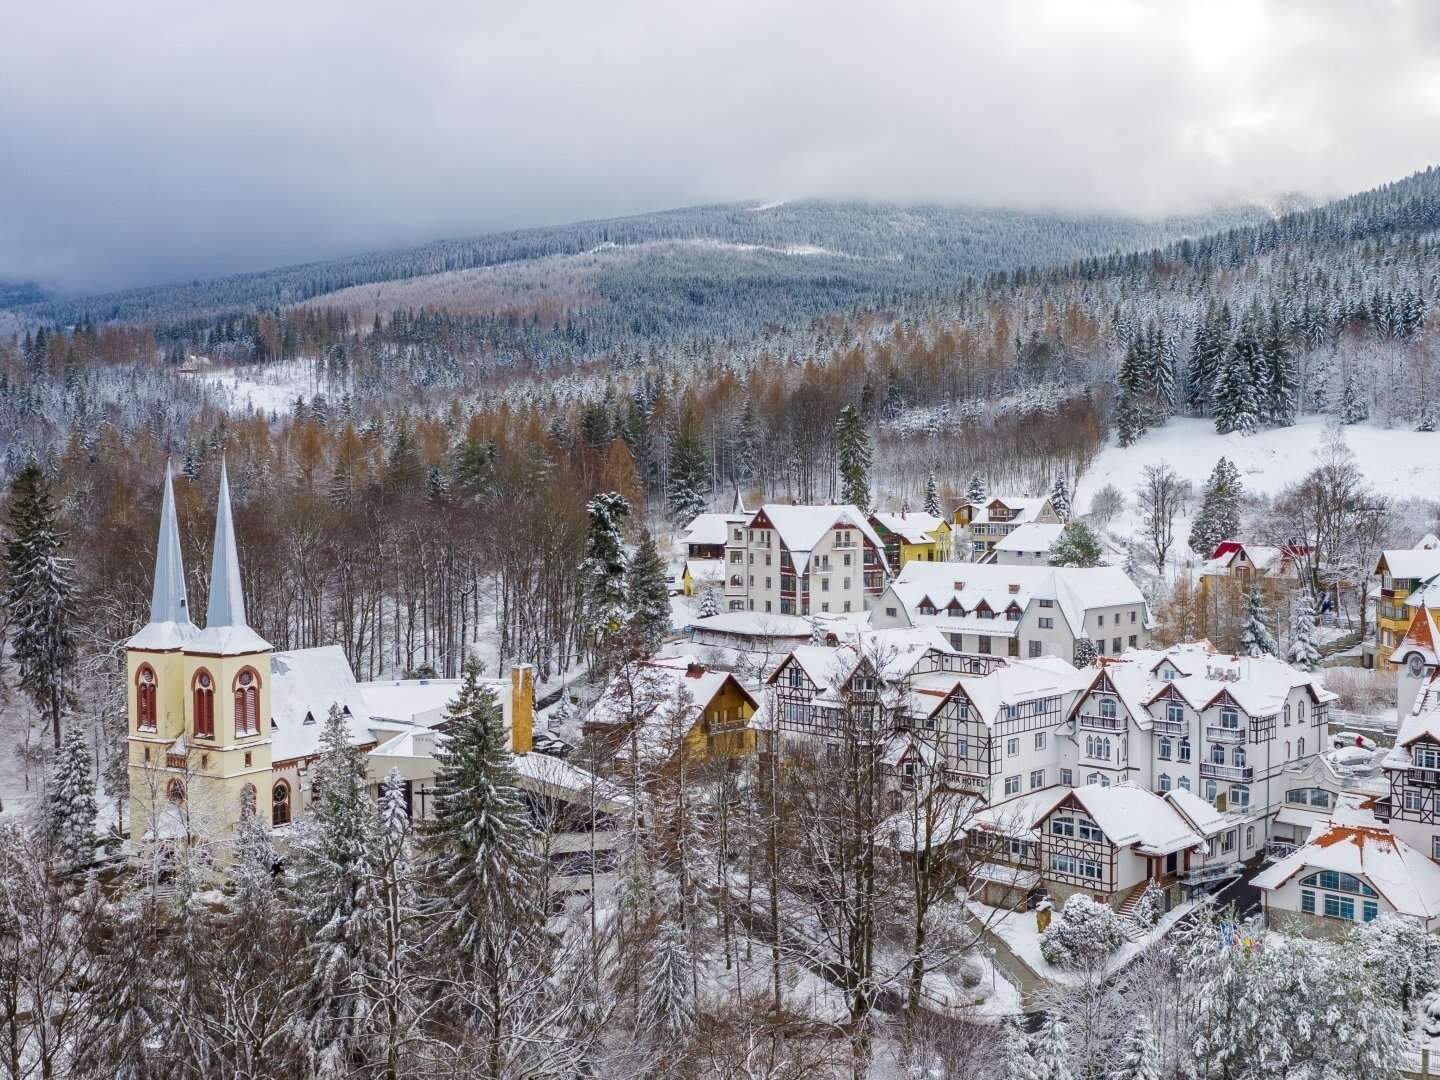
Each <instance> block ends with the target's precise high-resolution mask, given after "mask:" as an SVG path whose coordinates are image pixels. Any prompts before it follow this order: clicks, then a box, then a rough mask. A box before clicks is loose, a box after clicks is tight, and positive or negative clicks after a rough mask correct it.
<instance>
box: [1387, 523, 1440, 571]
mask: <svg viewBox="0 0 1440 1080" xmlns="http://www.w3.org/2000/svg"><path fill="white" fill-rule="evenodd" d="M1434 539H1435V537H1434V536H1433V535H1429V534H1427V535H1426V537H1425V540H1422V541H1421V543H1422V544H1423V543H1425V542H1426V541H1427V540H1434ZM1380 562H1381V563H1382V564H1383V565H1384V567H1385V569H1386V570H1388V571H1389V573H1390V576H1391V577H1392V578H1402V579H1409V580H1419V581H1423V580H1425V579H1427V578H1432V577H1435V575H1437V574H1440V548H1437V547H1428V548H1426V547H1416V548H1395V549H1392V550H1390V551H1385V552H1383V553H1382V554H1381V556H1380ZM1379 568H1380V567H1379V564H1377V566H1376V569H1377V570H1379Z"/></svg>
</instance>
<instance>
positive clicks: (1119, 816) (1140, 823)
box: [980, 784, 1203, 855]
mask: <svg viewBox="0 0 1440 1080" xmlns="http://www.w3.org/2000/svg"><path fill="white" fill-rule="evenodd" d="M1067 805H1073V807H1075V808H1077V809H1080V810H1082V811H1084V812H1085V814H1087V815H1088V816H1089V817H1090V818H1091V819H1092V820H1093V821H1094V822H1095V824H1097V825H1099V826H1100V829H1101V831H1102V832H1103V833H1104V834H1105V837H1106V839H1108V840H1109V841H1110V842H1111V843H1112V844H1114V845H1115V846H1116V847H1120V848H1128V847H1133V848H1135V849H1136V850H1137V851H1139V852H1140V853H1141V854H1144V855H1168V854H1170V853H1171V852H1172V851H1183V850H1184V849H1186V848H1192V847H1195V846H1196V845H1198V844H1200V843H1201V842H1202V840H1203V837H1202V836H1201V835H1200V834H1199V833H1198V832H1196V831H1195V830H1194V829H1193V828H1191V826H1190V824H1189V822H1188V821H1186V819H1185V818H1184V817H1183V816H1182V815H1181V814H1180V813H1179V812H1178V811H1177V810H1176V808H1175V807H1174V806H1172V805H1171V804H1170V803H1168V802H1166V801H1165V800H1164V799H1162V798H1161V797H1160V796H1159V795H1156V794H1155V793H1154V792H1151V791H1147V790H1146V789H1145V788H1142V787H1137V786H1136V785H1134V784H1114V785H1111V786H1110V787H1105V786H1104V785H1101V784H1086V785H1085V786H1084V787H1078V788H1049V789H1046V790H1045V791H1043V792H1038V793H1036V795H1034V796H1022V797H1021V798H1020V799H1010V800H1007V801H1006V802H1001V803H996V804H995V805H994V806H991V807H988V808H987V809H986V810H984V811H982V812H981V814H980V817H981V819H982V820H984V821H985V822H987V823H992V822H993V823H1002V824H1003V825H1004V826H1005V827H1006V831H1007V832H1010V833H1011V834H1012V835H1013V830H1014V827H1015V826H1016V825H1019V826H1021V827H1023V828H1024V829H1025V830H1028V831H1029V832H1030V833H1032V834H1038V832H1039V830H1040V829H1041V828H1042V826H1043V824H1044V822H1045V821H1046V819H1048V818H1049V817H1050V816H1051V815H1052V814H1054V813H1055V812H1056V811H1057V810H1060V809H1062V808H1063V807H1065V806H1067Z"/></svg>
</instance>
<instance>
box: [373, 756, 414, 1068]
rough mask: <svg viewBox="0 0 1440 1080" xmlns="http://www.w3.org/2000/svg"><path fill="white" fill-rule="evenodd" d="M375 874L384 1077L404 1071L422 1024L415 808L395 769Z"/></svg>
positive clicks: (385, 799) (383, 791)
mask: <svg viewBox="0 0 1440 1080" xmlns="http://www.w3.org/2000/svg"><path fill="white" fill-rule="evenodd" d="M377 816H378V821H377V839H378V842H377V843H376V845H375V858H374V867H373V870H372V874H373V876H374V880H375V893H376V900H377V906H378V908H379V917H378V918H377V920H376V921H377V923H378V924H379V929H380V931H381V934H382V936H381V937H380V952H381V957H382V963H381V967H380V971H379V972H378V973H377V975H376V976H374V977H373V978H372V980H371V982H370V984H369V986H368V987H367V989H368V991H369V993H370V994H371V996H372V997H374V999H375V1003H376V1007H375V1009H374V1011H373V1014H372V1015H373V1021H372V1029H373V1031H374V1033H375V1038H376V1041H377V1042H378V1043H379V1047H378V1048H377V1056H380V1057H383V1060H384V1063H385V1064H384V1069H383V1072H382V1073H381V1075H383V1076H386V1077H398V1076H400V1075H402V1071H401V1058H402V1053H403V1050H404V1047H405V1046H406V1044H407V1043H409V1042H410V1041H411V1037H412V1036H413V1034H414V1031H415V1028H416V1026H417V1024H418V1017H419V1012H418V1009H417V1004H418V996H417V994H416V992H415V985H416V984H415V980H414V976H413V973H412V968H413V966H414V965H415V963H416V958H417V952H418V950H417V942H416V941H415V940H414V937H415V934H414V928H415V925H416V920H417V915H418V913H417V909H416V895H415V877H414V873H413V864H412V862H411V857H410V808H409V805H408V803H407V800H406V795H405V781H404V779H403V778H402V777H401V776H400V771H399V770H398V769H394V768H392V769H391V770H390V772H389V774H388V775H387V776H386V777H385V782H384V784H382V785H381V787H380V806H379V810H378V815H377Z"/></svg>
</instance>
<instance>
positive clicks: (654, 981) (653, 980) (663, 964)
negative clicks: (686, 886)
mask: <svg viewBox="0 0 1440 1080" xmlns="http://www.w3.org/2000/svg"><path fill="white" fill-rule="evenodd" d="M676 891H677V890H674V889H671V890H670V892H672V893H674V892H676ZM679 908H680V901H679V897H678V895H677V896H673V897H672V899H671V902H670V903H666V904H664V907H663V912H662V914H661V917H660V925H659V927H658V928H657V930H656V934H655V940H654V942H653V943H652V944H651V946H650V955H649V957H648V959H647V962H646V964H645V995H644V999H643V1000H642V1002H641V1007H640V1014H641V1017H642V1019H643V1021H644V1023H645V1026H646V1027H647V1028H648V1029H649V1030H650V1031H651V1032H653V1033H654V1034H656V1035H657V1036H659V1037H660V1038H661V1039H662V1040H664V1041H666V1042H674V1041H675V1040H677V1039H681V1038H684V1037H685V1036H686V1035H688V1034H689V1033H690V1031H691V1029H692V1028H693V1027H694V1024H695V999H694V992H693V986H694V984H693V981H692V980H693V975H694V973H693V970H692V961H691V955H690V940H689V934H688V933H687V931H686V929H685V922H684V919H683V918H682V917H681V914H680V910H679Z"/></svg>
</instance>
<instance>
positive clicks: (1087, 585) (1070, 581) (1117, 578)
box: [890, 560, 1148, 636]
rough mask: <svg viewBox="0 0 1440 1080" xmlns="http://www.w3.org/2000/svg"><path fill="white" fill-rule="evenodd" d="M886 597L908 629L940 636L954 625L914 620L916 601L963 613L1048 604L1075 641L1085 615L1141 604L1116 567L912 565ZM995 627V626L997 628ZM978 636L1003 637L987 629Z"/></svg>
mask: <svg viewBox="0 0 1440 1080" xmlns="http://www.w3.org/2000/svg"><path fill="white" fill-rule="evenodd" d="M890 592H891V594H892V595H893V596H895V598H896V599H897V600H899V601H900V603H901V604H903V605H904V607H905V612H906V615H907V616H908V617H909V618H910V621H911V622H912V623H915V624H917V625H919V624H923V625H932V626H936V627H939V628H940V629H941V630H942V631H943V630H951V631H953V630H955V629H957V628H958V626H957V623H956V622H954V621H951V619H950V618H949V617H948V616H945V615H932V616H922V615H920V614H919V611H918V609H919V607H920V605H921V602H922V601H924V600H927V599H928V600H929V601H930V602H931V603H932V604H933V605H934V606H935V607H936V609H937V610H941V611H943V610H944V609H945V608H946V607H947V606H949V604H950V603H951V601H952V600H953V601H956V602H957V603H958V604H959V605H960V607H962V608H963V609H964V610H965V611H966V612H967V613H969V612H972V611H974V610H975V609H976V608H978V607H979V606H980V604H981V603H982V602H984V603H985V604H986V605H987V606H988V607H989V608H990V609H991V610H992V611H996V612H1001V611H1004V610H1006V609H1007V608H1008V607H1010V605H1011V604H1012V603H1013V604H1018V605H1019V606H1020V607H1021V608H1022V609H1023V608H1026V607H1028V606H1029V604H1030V602H1031V600H1053V601H1054V603H1055V606H1056V607H1057V608H1059V609H1060V612H1061V614H1062V616H1063V617H1064V618H1065V620H1066V622H1067V623H1068V624H1069V626H1070V629H1071V632H1072V633H1073V634H1075V635H1076V636H1081V635H1083V634H1084V629H1085V613H1086V612H1087V611H1090V610H1093V609H1095V608H1107V607H1120V606H1126V605H1132V604H1133V605H1140V606H1141V607H1142V609H1143V606H1144V604H1145V596H1144V594H1142V593H1141V592H1140V589H1139V587H1138V586H1136V584H1135V583H1134V582H1133V581H1131V580H1130V579H1129V578H1128V577H1126V576H1125V572H1124V571H1123V570H1122V569H1120V567H1118V566H1096V567H1075V566H1003V565H999V564H993V563H936V562H922V561H920V560H915V561H912V562H909V563H906V564H905V566H904V567H902V568H901V570H900V573H899V575H898V576H896V578H895V580H894V581H892V582H891V583H890ZM1147 620H1148V616H1147ZM999 623H1000V621H999V620H997V622H996V626H997V627H998V625H999ZM984 632H985V633H992V634H1003V633H1005V632H1006V631H1005V630H1003V629H999V628H995V629H991V628H988V627H987V628H986V629H985V630H984ZM1012 632H1013V628H1012Z"/></svg>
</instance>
